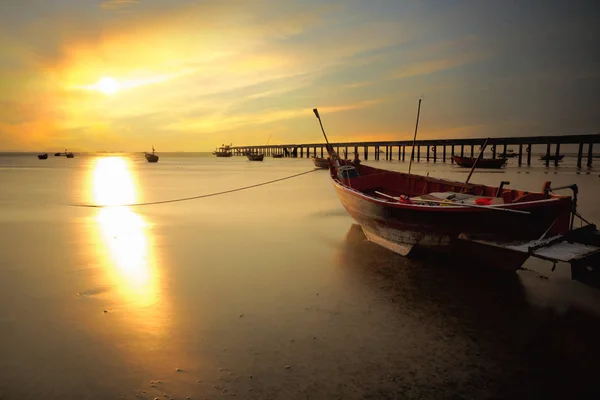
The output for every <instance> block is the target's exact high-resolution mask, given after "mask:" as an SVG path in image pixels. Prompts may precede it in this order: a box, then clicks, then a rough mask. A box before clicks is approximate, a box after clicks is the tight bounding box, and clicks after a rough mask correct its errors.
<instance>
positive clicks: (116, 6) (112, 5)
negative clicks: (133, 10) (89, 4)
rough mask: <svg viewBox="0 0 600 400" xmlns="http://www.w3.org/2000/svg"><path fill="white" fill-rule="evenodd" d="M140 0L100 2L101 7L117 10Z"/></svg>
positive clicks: (107, 0) (106, 0)
mask: <svg viewBox="0 0 600 400" xmlns="http://www.w3.org/2000/svg"><path fill="white" fill-rule="evenodd" d="M139 3H140V1H139V0H105V1H102V2H101V3H100V8H103V9H105V10H116V9H119V8H123V7H129V6H132V5H135V4H139Z"/></svg>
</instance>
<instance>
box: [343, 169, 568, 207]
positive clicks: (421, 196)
mask: <svg viewBox="0 0 600 400" xmlns="http://www.w3.org/2000/svg"><path fill="white" fill-rule="evenodd" d="M345 168H347V166H346V167H345ZM345 176H347V175H345ZM345 176H337V177H335V178H336V180H337V181H338V182H340V183H341V184H343V185H345V186H347V187H349V188H351V189H354V190H357V191H359V192H362V193H364V194H366V195H368V196H371V197H375V198H382V199H388V200H392V199H397V200H400V199H405V198H406V197H408V198H409V199H410V200H412V201H417V202H418V201H419V200H421V201H424V202H427V201H435V202H460V203H465V204H469V203H471V204H481V205H493V204H510V203H524V202H530V201H539V200H544V199H549V198H551V197H568V196H555V195H552V194H550V193H549V191H548V189H549V188H550V182H545V183H544V185H543V187H542V190H541V191H540V192H529V191H523V190H516V189H511V188H506V187H504V186H505V185H508V184H510V182H506V181H503V182H501V184H500V186H497V187H495V186H486V185H478V184H469V183H463V182H455V181H450V180H445V179H438V178H433V177H429V176H421V175H408V174H406V173H402V172H394V171H386V170H381V169H377V168H372V167H368V166H365V165H360V166H358V171H357V174H356V176H354V177H351V178H347V177H345ZM480 199H487V200H485V201H484V200H480Z"/></svg>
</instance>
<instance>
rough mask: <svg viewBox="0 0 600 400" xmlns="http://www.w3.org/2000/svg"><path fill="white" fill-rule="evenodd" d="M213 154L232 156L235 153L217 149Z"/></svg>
mask: <svg viewBox="0 0 600 400" xmlns="http://www.w3.org/2000/svg"><path fill="white" fill-rule="evenodd" d="M213 154H214V155H215V156H217V157H232V156H233V153H231V152H230V151H215V152H213Z"/></svg>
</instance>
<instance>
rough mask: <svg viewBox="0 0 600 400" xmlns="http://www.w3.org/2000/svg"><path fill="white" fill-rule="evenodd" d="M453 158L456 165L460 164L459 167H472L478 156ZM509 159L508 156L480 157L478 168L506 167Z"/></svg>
mask: <svg viewBox="0 0 600 400" xmlns="http://www.w3.org/2000/svg"><path fill="white" fill-rule="evenodd" d="M452 159H453V160H454V162H455V163H456V165H458V166H459V167H465V168H472V167H473V165H474V164H475V161H477V158H473V157H459V156H452ZM507 160H508V159H507V158H480V159H479V161H477V166H476V168H495V169H499V168H502V167H504V165H505V164H506V161H507Z"/></svg>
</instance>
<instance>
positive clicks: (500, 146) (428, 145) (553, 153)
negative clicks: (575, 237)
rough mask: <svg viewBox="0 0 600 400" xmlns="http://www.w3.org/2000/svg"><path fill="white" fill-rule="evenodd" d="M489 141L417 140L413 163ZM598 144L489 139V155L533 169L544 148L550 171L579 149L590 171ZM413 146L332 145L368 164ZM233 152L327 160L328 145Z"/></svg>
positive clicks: (473, 150)
mask: <svg viewBox="0 0 600 400" xmlns="http://www.w3.org/2000/svg"><path fill="white" fill-rule="evenodd" d="M486 140H487V138H466V139H432V140H417V141H416V142H415V152H414V158H413V160H414V161H417V162H418V161H421V159H424V160H426V161H429V162H431V161H433V162H434V163H435V162H438V161H440V162H447V161H450V162H454V160H452V157H451V156H452V155H456V156H463V157H477V155H478V154H479V148H480V146H482V145H483V144H484V143H485V141H486ZM596 143H600V133H595V134H585V135H563V136H521V137H497V138H490V139H489V141H488V145H487V148H486V151H488V149H489V152H491V155H492V158H499V157H505V156H506V155H508V154H515V155H514V156H513V157H515V158H517V160H518V165H519V166H521V165H522V164H523V163H526V164H527V165H531V157H532V146H533V145H545V146H546V148H545V153H542V154H541V155H545V158H544V160H543V162H544V163H545V164H546V166H547V167H548V166H550V163H552V164H554V166H558V164H559V157H558V156H559V155H561V145H578V146H579V147H578V152H577V167H578V168H581V167H582V165H583V161H584V159H585V165H586V166H587V167H591V166H592V161H593V159H594V158H595V156H594V153H593V148H594V144H596ZM412 144H413V142H412V140H397V141H382V142H341V143H331V145H332V146H333V148H334V149H335V150H336V151H337V153H338V154H339V155H340V156H341V157H344V158H353V157H354V154H355V153H358V154H359V156H360V157H361V158H362V159H363V160H368V159H369V156H370V155H373V156H374V159H375V160H380V159H382V156H383V158H384V159H385V160H394V159H397V160H398V161H405V160H406V158H407V156H406V153H407V152H408V158H409V159H410V154H411V146H412ZM508 146H515V147H518V151H515V152H514V153H510V152H509V149H508ZM407 148H408V151H407ZM231 149H232V151H233V153H234V155H244V154H245V153H246V152H247V151H250V152H252V153H262V154H265V155H266V156H272V155H273V154H283V155H284V156H285V157H301V158H302V157H306V158H308V157H310V156H315V157H324V156H325V154H326V150H325V143H308V144H282V145H258V146H233V147H231ZM563 149H564V148H563ZM370 150H373V152H374V154H370ZM422 150H423V154H422Z"/></svg>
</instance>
